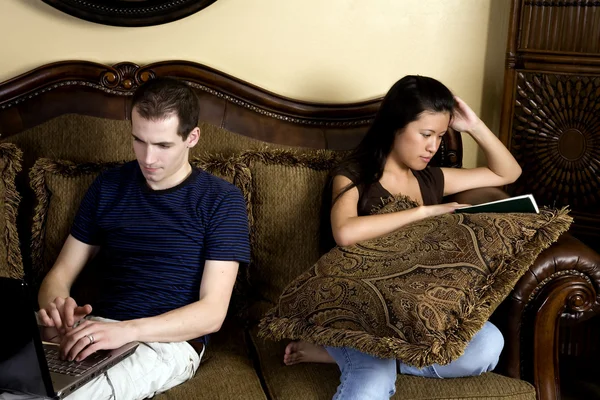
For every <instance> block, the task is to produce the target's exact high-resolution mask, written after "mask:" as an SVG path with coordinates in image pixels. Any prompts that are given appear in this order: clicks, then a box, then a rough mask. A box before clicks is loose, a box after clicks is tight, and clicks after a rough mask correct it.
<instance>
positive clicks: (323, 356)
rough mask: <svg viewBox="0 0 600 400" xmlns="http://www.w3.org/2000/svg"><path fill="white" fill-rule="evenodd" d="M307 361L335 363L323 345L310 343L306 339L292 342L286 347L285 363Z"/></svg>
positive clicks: (292, 363)
mask: <svg viewBox="0 0 600 400" xmlns="http://www.w3.org/2000/svg"><path fill="white" fill-rule="evenodd" d="M305 362H315V363H327V364H331V363H335V360H334V359H333V358H332V357H331V356H330V355H329V353H328V352H327V350H325V347H323V346H319V345H316V344H312V343H308V342H305V341H304V340H298V341H294V342H290V343H289V344H288V345H287V346H286V348H285V354H284V355H283V363H284V364H285V365H294V364H299V363H305Z"/></svg>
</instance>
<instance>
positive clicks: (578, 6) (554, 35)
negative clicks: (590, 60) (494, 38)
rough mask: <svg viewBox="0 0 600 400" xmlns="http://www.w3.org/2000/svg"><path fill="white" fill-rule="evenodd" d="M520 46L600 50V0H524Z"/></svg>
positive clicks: (595, 51)
mask: <svg viewBox="0 0 600 400" xmlns="http://www.w3.org/2000/svg"><path fill="white" fill-rule="evenodd" d="M522 12H523V14H522V21H523V31H522V33H521V40H520V46H519V47H520V49H522V50H545V51H561V52H576V53H600V1H598V0H544V1H542V0H527V1H525V2H524V4H523V10H522Z"/></svg>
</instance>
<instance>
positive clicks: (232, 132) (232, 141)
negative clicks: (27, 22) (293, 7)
mask: <svg viewBox="0 0 600 400" xmlns="http://www.w3.org/2000/svg"><path fill="white" fill-rule="evenodd" d="M155 76H176V77H179V78H182V79H185V80H186V81H188V82H189V83H190V84H191V85H192V86H193V87H195V88H196V89H197V92H198V95H199V97H200V100H201V103H202V111H201V120H202V123H201V130H202V137H201V141H200V143H199V145H198V146H197V147H196V149H195V150H194V153H193V154H192V156H193V157H194V160H195V161H194V162H196V163H198V164H199V165H201V166H203V167H204V168H206V169H208V170H210V171H212V172H213V173H215V174H217V175H221V176H223V177H225V178H226V179H229V180H230V181H232V182H233V183H235V184H236V185H238V186H240V187H241V188H243V189H244V191H245V194H246V198H247V200H248V204H249V214H250V216H251V223H252V229H251V230H252V252H253V262H252V264H251V265H250V266H249V268H248V269H247V270H244V271H241V272H240V276H239V279H238V285H237V286H236V291H235V292H236V293H235V296H234V301H233V303H232V304H233V306H232V308H231V312H230V316H229V317H228V319H227V321H226V323H225V325H224V327H223V328H222V329H221V331H220V332H218V333H216V334H214V335H212V337H211V342H210V345H209V350H208V357H207V358H206V361H204V362H203V364H202V366H201V367H200V369H199V371H198V373H197V375H196V376H195V377H194V378H193V379H192V381H190V382H187V383H185V384H183V385H181V386H179V387H176V388H174V389H172V390H170V391H169V392H167V393H165V394H162V395H161V396H159V397H160V398H172V399H193V398H203V399H265V398H269V399H329V398H331V396H332V395H333V393H334V392H335V388H336V385H337V382H338V378H339V372H338V370H337V367H336V366H335V365H319V364H312V365H308V364H303V365H296V366H291V367H286V366H284V365H283V363H282V354H283V348H284V346H285V344H286V343H275V342H270V341H264V340H262V339H260V338H258V337H257V329H256V322H257V320H258V318H260V316H261V315H262V314H263V313H264V312H265V311H266V310H267V309H269V308H270V307H271V306H272V305H273V302H274V301H276V299H277V295H278V294H279V293H280V292H281V290H282V289H283V287H284V286H285V285H286V284H287V283H288V282H289V281H290V280H291V279H293V278H294V277H296V276H297V275H298V274H300V273H301V272H303V271H304V270H306V269H307V268H308V267H309V266H310V265H311V264H312V263H313V262H315V261H316V259H317V258H318V256H319V213H320V201H321V188H322V187H323V184H324V182H325V177H326V174H327V171H328V169H329V168H330V167H331V165H333V163H335V161H336V160H337V159H338V157H339V152H336V151H338V150H347V149H349V148H351V147H352V146H354V145H355V144H356V143H357V142H358V140H360V137H361V135H362V134H363V133H364V131H365V130H366V128H367V127H368V125H369V123H370V121H371V120H372V118H373V116H374V114H375V112H376V110H377V106H378V104H379V101H380V100H379V99H378V100H373V101H367V102H362V103H354V104H344V105H340V104H335V105H334V104H311V103H305V102H299V101H294V100H291V99H285V98H282V97H279V96H277V95H274V94H271V93H268V92H265V91H263V90H261V89H259V88H256V87H254V86H252V85H249V84H247V83H244V82H241V81H239V80H237V79H235V78H232V77H229V76H226V75H224V74H222V73H220V72H218V71H214V70H211V69H209V68H206V67H203V66H201V65H198V64H193V63H187V62H163V63H156V64H151V65H148V66H145V67H143V68H141V67H139V66H137V65H134V64H131V63H121V64H117V65H114V66H112V67H110V66H105V65H99V64H94V63H88V62H62V63H55V64H50V65H47V66H43V67H40V68H38V69H36V70H34V71H31V72H29V73H27V74H24V75H22V76H20V77H17V78H14V79H12V80H10V81H7V82H4V83H3V84H0V135H1V136H0V139H1V142H2V143H13V144H15V145H16V146H18V147H19V148H20V149H21V150H22V151H23V156H22V161H21V160H19V159H18V157H17V158H15V157H13V158H12V159H10V160H9V161H6V162H4V164H3V165H0V167H2V170H3V171H4V173H5V177H6V176H8V175H10V172H11V171H12V172H15V171H16V170H17V169H18V167H19V166H21V167H22V169H23V170H22V172H20V173H19V174H17V179H16V191H17V192H18V193H19V194H20V198H21V199H20V203H19V205H18V209H17V208H16V200H17V199H16V198H15V196H14V194H15V190H11V189H13V188H12V187H11V186H10V182H8V184H6V182H4V183H3V184H2V185H0V189H1V190H2V193H0V197H2V201H0V206H1V207H2V210H0V216H1V217H2V218H1V224H4V225H5V229H4V231H5V232H6V234H5V236H3V239H4V240H3V241H2V244H1V245H0V256H2V257H3V258H2V260H1V264H0V274H2V275H10V276H23V275H24V276H26V278H27V279H29V280H30V281H31V282H32V284H33V285H36V284H38V283H39V280H40V279H41V277H42V276H43V274H44V273H45V272H46V270H47V268H49V266H50V265H51V264H52V262H53V260H54V258H55V257H56V255H57V251H58V249H59V248H60V244H61V243H62V241H63V240H64V238H65V237H66V235H67V233H68V227H69V225H70V221H71V220H72V216H73V214H74V212H75V210H76V208H77V204H78V201H79V200H80V199H81V196H82V195H83V193H84V192H85V189H86V187H87V185H89V183H90V182H91V179H93V177H94V176H95V174H97V173H98V172H99V171H100V170H101V169H102V168H104V167H106V166H107V164H106V163H110V162H120V161H123V160H130V159H133V154H132V152H131V143H130V142H131V139H130V131H129V128H130V126H129V122H128V121H127V118H128V114H129V98H130V95H131V94H132V91H133V90H134V89H135V88H136V87H137V86H138V85H139V84H140V83H141V82H143V81H146V80H148V79H152V78H153V77H155ZM267 144H269V149H265V145H267ZM277 149H279V150H277ZM281 149H283V150H281ZM289 149H292V150H293V151H288V150H289ZM317 149H328V150H333V151H318V150H317ZM9 150H10V149H9ZM3 151H8V150H6V149H4V150H3ZM198 157H199V158H198ZM40 158H47V159H49V160H50V161H46V162H45V163H40V162H38V163H37V164H36V161H37V160H38V159H40ZM461 158H462V144H461V141H460V135H458V134H455V133H452V134H449V135H446V136H445V139H444V143H443V145H442V147H441V149H440V151H439V153H438V155H436V158H435V160H434V162H435V163H437V164H438V165H443V166H451V167H460V166H461ZM57 160H69V161H71V162H72V164H64V163H56V162H55V161H57ZM34 164H35V165H36V167H35V168H33V167H34ZM32 169H33V171H32ZM32 188H33V189H32ZM459 196H460V197H461V199H460V200H461V201H467V202H471V203H477V202H482V201H486V200H491V199H495V198H498V197H499V196H500V197H501V196H505V194H504V193H503V192H501V191H500V190H498V189H494V188H490V189H486V190H477V191H471V192H468V193H462V194H460V195H459ZM11 227H12V228H11ZM17 231H18V236H17V235H16V232H17ZM19 243H20V247H19V245H18V244H19ZM86 282H87V283H86ZM92 282H93V281H92ZM599 282H600V256H599V255H598V254H596V253H595V252H593V251H591V250H590V249H589V248H588V247H586V246H584V245H583V244H582V243H581V242H579V241H578V240H577V239H575V238H573V237H571V236H569V235H568V234H566V235H563V236H562V237H561V238H560V239H559V241H558V242H557V243H555V244H554V245H552V246H551V247H550V248H548V249H547V250H545V251H544V252H543V253H542V254H541V255H540V256H539V257H538V259H537V260H536V262H535V263H534V264H533V265H532V266H531V267H530V269H529V271H528V272H527V273H526V274H525V275H524V276H523V277H522V278H521V279H520V281H519V282H518V284H517V285H516V286H515V288H514V290H513V292H512V293H511V295H510V296H509V297H508V298H507V299H506V300H505V301H504V302H503V303H502V304H501V306H500V307H499V308H498V309H497V310H496V312H495V313H494V315H493V317H492V320H493V322H494V323H495V324H496V325H497V326H498V327H499V328H500V329H501V330H502V332H503V334H504V337H505V342H506V344H505V350H504V351H503V355H502V358H501V363H500V366H499V367H498V368H497V370H496V371H495V372H494V373H488V374H484V375H483V376H480V377H474V378H464V379H448V380H433V379H425V378H416V377H410V376H399V377H398V380H397V394H396V395H395V396H394V398H397V399H461V398H464V399H534V398H536V396H537V398H539V399H555V398H559V375H558V361H559V360H558V351H559V338H558V327H559V324H560V323H561V320H571V321H577V320H584V319H587V318H590V317H591V316H593V315H596V314H597V313H598V311H600V303H599V300H600V298H599V297H598V294H597V292H598V284H599ZM93 289H94V287H93V284H91V283H90V281H89V280H88V281H86V280H85V277H84V278H83V279H82V280H81V281H79V282H78V283H77V293H78V296H82V297H86V296H92V297H93Z"/></svg>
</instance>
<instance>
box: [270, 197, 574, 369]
mask: <svg viewBox="0 0 600 400" xmlns="http://www.w3.org/2000/svg"><path fill="white" fill-rule="evenodd" d="M410 206H412V204H410V201H409V200H408V199H406V198H404V197H400V198H395V199H393V200H392V201H391V202H390V203H388V204H387V205H386V206H384V207H383V208H382V209H381V210H380V212H382V213H385V212H391V211H395V210H398V209H403V208H407V207H410ZM571 221H572V220H571V218H570V217H569V216H568V215H567V211H566V210H543V211H542V212H541V213H540V214H513V213H509V214H485V213H482V214H459V213H457V214H446V215H442V216H438V217H432V218H427V219H424V220H422V221H418V222H415V223H412V224H410V225H407V226H405V227H403V228H401V229H399V230H397V231H395V232H392V233H390V234H388V235H386V236H383V237H380V238H377V239H372V240H368V241H364V242H361V243H358V244H356V245H352V246H347V247H336V248H334V249H333V250H332V251H330V252H329V253H327V254H325V255H324V256H323V257H322V258H321V259H320V260H319V261H318V262H317V263H316V264H315V265H314V266H313V267H311V268H310V270H308V271H307V272H306V273H304V274H303V275H301V276H299V277H298V278H296V279H295V280H294V281H293V282H292V283H291V284H290V285H288V287H287V288H286V289H285V290H284V292H283V294H282V295H281V297H280V298H279V302H278V304H277V306H276V307H275V308H274V309H272V310H271V311H270V312H269V313H268V314H267V315H266V316H265V318H264V319H263V320H262V321H261V324H260V328H261V329H260V335H261V336H263V337H267V338H271V339H274V340H280V339H283V338H287V339H303V340H306V341H309V342H312V343H317V344H321V345H327V346H347V347H353V348H356V349H358V350H360V351H362V352H365V353H369V354H373V355H376V356H379V357H382V358H397V359H400V360H402V361H403V362H405V363H408V364H411V365H414V366H417V367H423V366H426V365H431V364H434V363H438V364H442V365H443V364H448V363H449V362H451V361H452V360H454V359H456V358H458V357H459V356H460V355H461V354H462V353H463V352H464V349H465V347H466V345H467V344H468V342H469V341H470V340H471V338H472V337H473V335H474V334H475V333H476V332H477V331H478V330H479V329H481V327H482V326H483V324H484V323H485V322H486V321H487V320H488V318H489V317H490V315H491V314H492V312H493V311H494V310H495V308H496V307H497V306H498V305H499V304H500V302H501V301H502V300H503V299H504V298H505V297H506V296H507V295H508V294H509V293H510V291H511V290H512V288H513V287H514V285H515V284H516V282H517V281H518V279H519V278H520V277H521V276H522V275H523V274H524V273H525V271H526V270H527V268H528V267H529V266H530V265H531V264H532V263H533V261H534V260H535V258H536V257H537V255H538V254H539V253H540V252H541V251H542V250H543V249H545V248H546V247H548V246H549V245H550V244H551V243H552V242H554V241H555V240H556V239H557V238H558V237H559V236H560V235H561V234H562V233H563V232H565V231H566V230H567V229H568V228H569V225H570V224H571Z"/></svg>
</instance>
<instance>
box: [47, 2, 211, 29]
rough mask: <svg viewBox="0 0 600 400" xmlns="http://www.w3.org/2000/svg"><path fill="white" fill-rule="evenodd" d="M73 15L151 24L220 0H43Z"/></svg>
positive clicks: (115, 22)
mask: <svg viewBox="0 0 600 400" xmlns="http://www.w3.org/2000/svg"><path fill="white" fill-rule="evenodd" d="M42 1H43V2H44V3H47V4H49V5H51V6H52V7H54V8H56V9H59V10H61V11H63V12H65V13H67V14H70V15H72V16H74V17H77V18H81V19H85V20H87V21H91V22H96V23H98V24H104V25H114V26H149V25H159V24H166V23H167V22H171V21H175V20H178V19H181V18H185V17H187V16H188V15H191V14H193V13H195V12H197V11H200V10H202V9H203V8H206V7H208V6H209V5H211V4H212V3H214V2H215V1H217V0H42Z"/></svg>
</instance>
